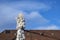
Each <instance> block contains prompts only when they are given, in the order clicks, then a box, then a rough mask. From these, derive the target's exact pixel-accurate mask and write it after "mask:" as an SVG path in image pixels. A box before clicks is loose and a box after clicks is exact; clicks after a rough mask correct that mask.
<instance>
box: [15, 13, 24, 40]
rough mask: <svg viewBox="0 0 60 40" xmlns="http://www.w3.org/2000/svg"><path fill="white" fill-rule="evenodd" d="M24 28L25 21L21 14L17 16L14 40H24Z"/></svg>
mask: <svg viewBox="0 0 60 40" xmlns="http://www.w3.org/2000/svg"><path fill="white" fill-rule="evenodd" d="M24 28H25V20H24V17H23V14H19V15H18V17H17V27H16V29H17V38H16V40H25V35H24Z"/></svg>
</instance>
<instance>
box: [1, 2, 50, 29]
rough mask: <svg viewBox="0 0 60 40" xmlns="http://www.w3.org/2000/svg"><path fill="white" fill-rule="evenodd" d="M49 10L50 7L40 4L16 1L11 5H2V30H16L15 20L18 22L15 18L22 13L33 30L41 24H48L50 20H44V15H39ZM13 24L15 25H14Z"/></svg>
mask: <svg viewBox="0 0 60 40" xmlns="http://www.w3.org/2000/svg"><path fill="white" fill-rule="evenodd" d="M49 9H50V6H49V5H46V4H44V3H40V2H31V1H15V2H9V3H8V2H5V3H2V4H0V30H1V29H6V28H8V29H9V28H15V27H16V23H14V22H15V21H14V20H16V19H15V18H16V17H17V15H18V14H19V13H20V12H21V11H22V13H24V16H25V18H26V20H27V22H26V23H27V24H26V25H28V26H29V27H30V26H31V28H33V27H32V26H35V27H36V26H39V25H41V24H46V23H48V22H49V20H47V19H46V18H44V17H43V15H41V13H39V11H41V10H44V11H47V10H49ZM27 11H28V12H29V13H28V12H27ZM10 22H11V23H10ZM12 23H14V25H12ZM8 24H9V25H8ZM2 25H3V26H2ZM6 26H7V27H6ZM10 26H11V27H10ZM12 26H13V27H12ZM28 26H27V28H28ZM28 29H29V28H28Z"/></svg>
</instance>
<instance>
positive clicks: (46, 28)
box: [35, 25, 59, 30]
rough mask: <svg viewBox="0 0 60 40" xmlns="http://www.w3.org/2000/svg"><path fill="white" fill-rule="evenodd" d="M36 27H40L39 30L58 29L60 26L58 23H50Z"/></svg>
mask: <svg viewBox="0 0 60 40" xmlns="http://www.w3.org/2000/svg"><path fill="white" fill-rule="evenodd" d="M35 29H38V30H58V29H59V28H58V26H56V25H50V26H45V27H43V26H41V27H36V28H35Z"/></svg>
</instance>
